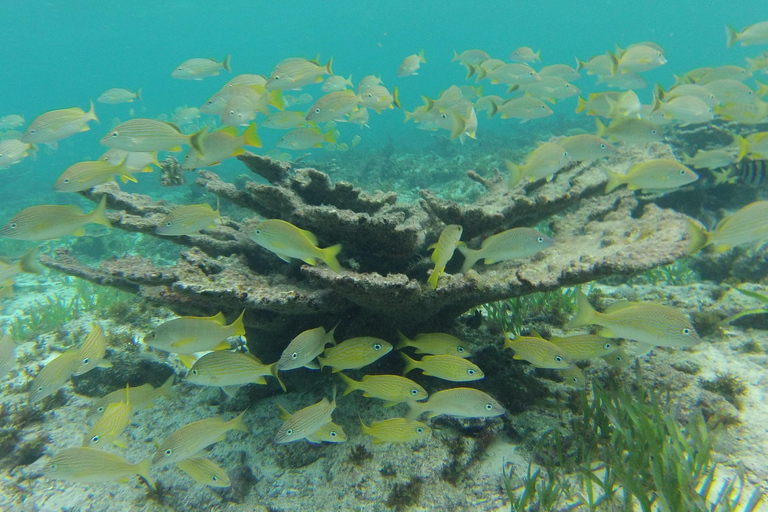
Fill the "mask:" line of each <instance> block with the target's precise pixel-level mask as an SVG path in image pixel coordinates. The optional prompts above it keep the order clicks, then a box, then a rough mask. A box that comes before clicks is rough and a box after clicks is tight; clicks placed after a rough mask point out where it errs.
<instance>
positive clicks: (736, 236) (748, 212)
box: [687, 201, 768, 254]
mask: <svg viewBox="0 0 768 512" xmlns="http://www.w3.org/2000/svg"><path fill="white" fill-rule="evenodd" d="M688 237H689V238H690V240H691V242H690V244H689V246H688V249H687V253H688V254H693V253H695V252H698V251H700V250H701V249H703V248H704V247H706V246H707V245H714V246H715V250H716V251H717V252H725V251H727V250H729V249H732V248H733V247H737V246H739V245H752V246H754V247H756V248H757V247H761V246H762V245H763V244H764V243H765V241H766V240H768V201H755V202H754V203H750V204H748V205H747V206H745V207H744V208H742V209H740V210H739V211H737V212H736V213H733V214H731V215H729V216H727V217H725V218H724V219H722V220H721V221H720V222H718V223H717V226H715V229H713V230H712V231H707V230H705V229H704V228H702V227H701V226H700V225H699V224H698V223H696V222H693V221H689V222H688Z"/></svg>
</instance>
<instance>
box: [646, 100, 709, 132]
mask: <svg viewBox="0 0 768 512" xmlns="http://www.w3.org/2000/svg"><path fill="white" fill-rule="evenodd" d="M653 111H654V112H655V111H658V112H659V113H660V114H661V115H664V116H666V117H668V118H670V119H672V120H674V121H677V122H678V123H680V125H681V126H687V125H689V124H699V123H707V122H709V121H712V119H714V113H713V112H714V111H713V109H712V107H710V106H709V105H707V103H706V102H705V101H704V100H702V99H701V98H698V97H696V96H680V97H677V98H674V99H671V100H669V101H665V102H663V103H662V102H661V100H659V99H658V98H656V100H655V102H654V105H653Z"/></svg>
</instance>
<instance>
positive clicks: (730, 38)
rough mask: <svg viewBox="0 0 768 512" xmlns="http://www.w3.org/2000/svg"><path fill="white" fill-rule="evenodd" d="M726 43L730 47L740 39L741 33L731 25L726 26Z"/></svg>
mask: <svg viewBox="0 0 768 512" xmlns="http://www.w3.org/2000/svg"><path fill="white" fill-rule="evenodd" d="M725 38H726V41H725V44H726V45H727V46H728V48H730V47H731V46H733V45H734V44H736V42H737V41H738V40H739V33H738V32H737V31H736V29H735V28H733V27H732V26H730V25H726V26H725Z"/></svg>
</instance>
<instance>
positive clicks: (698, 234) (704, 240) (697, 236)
mask: <svg viewBox="0 0 768 512" xmlns="http://www.w3.org/2000/svg"><path fill="white" fill-rule="evenodd" d="M688 239H689V240H690V241H691V242H690V243H689V244H688V248H687V249H686V250H685V253H686V254H694V253H697V252H699V251H700V250H701V249H703V248H704V247H705V246H706V245H708V244H709V243H710V242H711V239H710V234H709V232H707V230H706V229H704V228H703V227H702V226H701V224H699V223H698V222H696V221H694V220H693V219H688Z"/></svg>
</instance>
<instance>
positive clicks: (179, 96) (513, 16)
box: [0, 0, 768, 208]
mask: <svg viewBox="0 0 768 512" xmlns="http://www.w3.org/2000/svg"><path fill="white" fill-rule="evenodd" d="M765 7H766V4H765V2H764V1H762V0H743V1H739V2H736V3H734V2H729V1H725V0H716V1H708V2H700V1H696V0H673V1H666V2H665V1H660V0H652V1H643V2H623V1H608V0H600V1H594V2H585V1H582V2H567V1H563V0H560V1H548V0H544V1H540V2H519V1H518V2H503V1H493V2H491V1H486V2H445V1H434V0H433V1H422V2H369V1H362V2H360V1H348V0H344V1H335V2H308V1H304V2H302V1H283V2H279V3H275V2H253V1H240V0H237V1H234V0H233V1H222V2H211V1H208V0H205V1H204V0H194V1H193V0H188V1H177V0H171V1H162V2H149V1H146V0H138V1H132V2H115V1H93V0H88V1H77V2H76V1H55V2H54V1H49V2H41V1H25V2H2V3H0V20H2V27H3V29H2V31H0V48H2V55H3V65H2V70H1V71H0V73H1V75H0V77H1V80H2V81H1V82H0V91H1V93H0V116H2V115H7V114H15V113H17V114H22V115H23V116H24V117H25V119H26V121H27V123H29V122H31V121H32V120H33V119H34V118H35V117H36V116H37V115H39V114H41V113H43V112H46V111H48V110H52V109H58V108H67V107H71V106H80V107H82V108H87V106H88V102H89V100H92V99H93V100H95V99H96V98H97V97H98V96H99V94H101V93H102V92H103V91H104V90H106V89H107V88H110V87H125V88H128V89H131V90H135V89H136V88H138V87H141V88H143V90H144V96H145V100H144V101H143V102H140V103H132V104H120V105H102V104H97V114H98V116H99V118H100V124H94V123H91V126H92V128H91V131H89V132H86V133H80V134H77V135H75V136H73V137H71V138H68V139H65V140H63V141H60V142H59V148H58V150H56V151H53V150H50V149H48V148H43V149H42V150H41V151H40V152H39V154H38V157H37V159H36V160H32V159H26V160H25V161H23V162H22V163H20V164H18V165H15V166H13V167H12V168H10V169H8V170H5V171H0V172H2V175H3V176H4V179H3V183H4V186H3V187H2V190H0V200H1V201H3V202H5V203H6V204H7V205H10V204H14V205H17V206H18V207H19V208H21V207H23V206H28V205H30V204H35V203H41V202H59V203H61V202H71V201H73V200H79V198H75V199H72V198H73V197H74V196H72V195H69V194H54V193H53V192H52V191H50V192H49V190H51V189H50V188H49V187H48V184H49V183H50V185H51V186H52V185H53V182H54V180H55V179H56V177H57V176H58V175H59V174H60V173H61V172H62V171H63V170H64V169H65V168H66V167H67V166H69V165H71V164H73V163H75V162H78V161H81V160H89V159H96V158H98V157H99V156H100V155H101V154H102V153H103V151H104V150H105V149H106V148H104V147H102V146H100V145H99V142H98V140H99V138H100V137H101V136H102V135H103V134H104V133H105V131H106V130H108V129H109V128H110V127H111V126H112V123H113V121H114V120H115V119H119V120H126V119H128V118H129V111H130V110H131V109H134V112H135V116H137V117H141V116H145V117H157V116H158V115H161V114H168V115H170V114H172V113H173V111H174V109H175V108H176V107H178V106H181V105H188V106H200V105H201V104H202V103H203V102H204V101H205V100H206V99H207V98H208V97H210V96H211V95H212V94H214V93H215V92H216V91H217V90H218V88H219V87H220V86H221V85H223V84H224V83H226V81H228V80H229V79H230V78H232V77H233V76H235V75H236V74H240V73H260V74H264V75H269V73H270V71H271V70H272V68H273V67H274V65H275V64H276V63H277V62H279V61H280V60H281V59H283V58H286V57H290V56H309V57H311V56H314V55H315V54H320V59H321V61H323V62H325V61H326V60H327V59H328V58H329V57H330V56H333V59H334V66H333V69H334V72H335V73H336V74H341V75H344V76H348V75H349V74H352V76H353V80H354V81H355V82H357V81H358V80H359V79H360V78H362V77H363V76H365V75H368V74H376V75H381V76H382V78H383V80H384V83H385V85H387V86H388V87H390V88H392V87H393V86H395V85H397V86H398V87H399V89H400V93H401V100H402V103H403V107H404V108H405V109H407V110H412V109H413V108H414V107H415V106H417V105H418V104H420V96H421V95H427V96H430V97H436V96H437V95H438V94H439V92H440V91H442V90H444V89H445V88H447V87H448V86H450V85H452V84H458V85H462V84H465V83H474V82H468V81H466V80H465V70H464V68H463V67H461V66H459V65H458V63H456V62H451V57H452V56H453V50H458V51H462V50H465V49H469V48H480V49H483V50H485V51H487V52H488V53H490V54H491V56H493V57H497V58H501V59H504V60H507V59H508V56H509V54H510V53H511V51H512V50H514V49H515V48H517V47H518V46H521V45H527V46H531V47H533V48H534V49H540V50H541V55H542V60H543V62H542V64H544V65H546V64H554V63H566V64H569V65H575V60H574V57H579V58H582V59H587V58H588V57H590V56H592V55H595V54H598V53H603V52H605V51H606V50H611V49H613V48H614V45H615V44H619V45H621V46H625V45H627V44H630V43H633V42H640V41H646V40H650V41H655V42H657V43H659V44H660V45H662V46H663V47H664V48H665V49H666V51H667V53H666V57H667V60H668V64H667V65H666V66H663V67H662V68H659V69H657V70H654V71H652V72H648V73H644V74H643V76H644V77H645V78H646V80H647V81H648V82H649V84H653V83H654V82H656V81H658V82H660V83H662V84H663V85H665V86H666V87H668V86H670V85H671V84H672V82H673V74H682V73H685V72H686V71H688V70H690V69H693V68H695V67H699V66H706V65H711V66H716V65H723V64H737V65H744V60H743V59H744V57H745V56H754V55H756V54H757V53H758V52H759V50H756V49H754V48H740V47H734V48H730V49H728V48H726V45H725V33H724V32H725V31H724V25H725V24H726V23H729V24H732V25H734V26H735V27H737V28H738V29H742V28H743V27H744V26H746V25H748V24H751V23H755V22H757V21H761V20H762V19H764V18H765V17H766V14H768V11H766V8H765ZM421 48H423V49H424V50H425V54H426V57H427V64H425V65H424V66H423V67H422V69H421V70H420V72H419V75H418V76H412V77H406V78H400V79H398V78H397V77H396V72H397V68H398V66H399V64H400V62H401V61H402V59H403V58H404V57H405V56H407V55H409V54H412V53H416V52H418V51H419V49H421ZM226 54H231V56H232V73H222V74H221V75H219V76H217V77H211V78H207V79H205V80H203V81H184V80H177V79H174V78H171V76H170V74H171V71H172V70H173V69H174V68H175V67H176V66H177V65H178V64H180V63H181V62H183V61H184V60H186V59H189V58H192V57H212V58H216V59H221V58H223V57H224V55H226ZM594 82H595V78H594V77H592V76H585V77H583V78H582V79H581V80H579V81H578V82H576V84H577V85H578V86H579V87H580V88H581V89H582V90H583V91H584V93H585V94H586V93H589V92H594V91H596V90H605V88H602V87H601V86H597V87H596V86H595V85H594ZM305 90H306V91H308V92H310V93H311V94H312V95H313V96H314V97H315V99H316V98H318V97H319V96H320V95H321V94H322V93H321V92H320V85H319V84H317V85H313V86H309V87H306V88H305ZM503 91H504V86H501V85H497V86H493V85H490V84H486V85H485V89H484V92H485V93H486V94H489V93H492V94H503ZM650 91H651V87H647V88H645V89H644V90H642V91H638V92H639V93H640V95H641V99H642V100H643V101H644V102H646V103H647V102H649V101H650ZM298 94H301V93H296V95H298ZM575 104H576V100H575V98H570V99H567V100H564V101H562V102H560V103H559V104H558V105H557V106H556V107H555V111H556V113H560V114H561V115H563V114H564V115H567V116H575V114H573V110H574V107H575ZM308 106H309V105H304V106H302V107H295V108H297V109H299V108H301V109H306V108H308ZM259 119H263V117H260V118H259ZM259 119H257V122H258V121H259ZM402 121H403V115H402V113H401V112H399V111H386V112H384V113H383V114H382V115H377V114H375V113H372V114H371V120H370V123H369V124H370V129H367V128H366V129H361V128H360V127H358V126H352V125H347V126H341V127H340V130H341V132H342V138H341V141H347V142H349V141H350V139H351V138H352V137H353V136H354V135H355V134H361V136H362V137H363V142H362V144H363V146H376V145H381V144H384V143H385V142H386V141H388V140H389V139H390V138H391V139H392V140H393V141H394V142H395V143H396V145H398V146H399V147H402V148H410V149H416V150H418V147H419V146H420V145H423V144H425V143H426V142H428V141H429V140H430V137H432V134H431V133H429V132H423V131H420V130H417V129H416V127H415V126H414V124H413V123H409V124H403V122H402ZM551 121H552V120H551V119H550V120H549V121H548V122H550V123H551ZM540 122H541V121H532V122H529V123H526V124H523V125H520V124H518V123H517V122H516V121H515V120H506V121H502V120H498V119H493V120H491V121H487V120H485V116H484V115H481V116H480V124H479V128H478V139H479V140H481V141H482V138H483V134H484V133H490V132H491V131H500V132H502V133H503V132H505V131H507V132H512V133H514V132H516V131H520V130H534V131H535V130H536V129H537V123H540ZM22 129H23V127H22ZM282 133H283V132H278V131H274V130H266V129H264V130H260V135H261V137H262V139H263V140H264V148H263V150H264V151H267V150H269V149H271V148H272V147H274V143H275V142H276V141H277V139H278V138H279V137H280V136H281V135H282ZM318 151H321V150H318ZM229 165H230V166H231V165H238V164H237V162H234V163H230V164H229ZM141 178H142V181H144V182H145V183H143V184H140V185H133V184H128V185H126V186H124V187H123V188H124V189H126V190H130V191H135V190H140V191H143V192H148V191H151V190H156V189H157V187H156V184H157V183H156V180H155V179H147V177H146V176H144V177H141ZM158 193H162V192H160V191H158Z"/></svg>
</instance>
